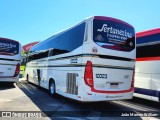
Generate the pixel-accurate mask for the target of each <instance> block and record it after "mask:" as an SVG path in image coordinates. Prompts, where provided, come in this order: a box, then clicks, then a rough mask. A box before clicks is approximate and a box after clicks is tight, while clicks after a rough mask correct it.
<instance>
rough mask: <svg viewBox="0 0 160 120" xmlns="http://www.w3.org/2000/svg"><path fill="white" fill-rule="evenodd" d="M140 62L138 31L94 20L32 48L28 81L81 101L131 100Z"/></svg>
mask: <svg viewBox="0 0 160 120" xmlns="http://www.w3.org/2000/svg"><path fill="white" fill-rule="evenodd" d="M135 58H136V50H135V31H134V28H133V27H132V26H131V25H130V24H128V23H126V22H123V21H121V20H118V19H114V18H109V17H103V16H94V17H90V18H88V19H86V20H84V21H83V22H81V23H79V24H77V25H75V26H73V27H71V28H69V29H67V30H65V31H63V32H60V33H58V34H56V35H54V36H52V37H50V38H48V39H47V40H44V41H42V42H41V43H39V44H37V45H35V46H34V47H32V48H31V49H30V51H29V54H28V63H27V65H26V78H27V81H28V82H31V83H34V84H37V85H39V86H41V87H43V88H46V89H48V90H49V92H50V94H51V95H53V96H54V95H55V93H57V94H60V95H62V96H65V97H68V98H71V99H75V100H78V101H89V102H90V101H107V100H120V99H131V98H132V97H133V91H134V77H133V74H134V66H135Z"/></svg>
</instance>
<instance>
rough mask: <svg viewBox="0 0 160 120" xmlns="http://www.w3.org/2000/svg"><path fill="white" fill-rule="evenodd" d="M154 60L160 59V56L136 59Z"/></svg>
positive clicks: (138, 59) (137, 59)
mask: <svg viewBox="0 0 160 120" xmlns="http://www.w3.org/2000/svg"><path fill="white" fill-rule="evenodd" d="M152 60H160V57H144V58H136V61H152Z"/></svg>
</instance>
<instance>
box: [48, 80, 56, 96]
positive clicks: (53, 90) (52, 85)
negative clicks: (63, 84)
mask: <svg viewBox="0 0 160 120" xmlns="http://www.w3.org/2000/svg"><path fill="white" fill-rule="evenodd" d="M49 94H50V95H51V96H55V94H56V86H55V82H54V81H53V80H51V81H50V84H49Z"/></svg>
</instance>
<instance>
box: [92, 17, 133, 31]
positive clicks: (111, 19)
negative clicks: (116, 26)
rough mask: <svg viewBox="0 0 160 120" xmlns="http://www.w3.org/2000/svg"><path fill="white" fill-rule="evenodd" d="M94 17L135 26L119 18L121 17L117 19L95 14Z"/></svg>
mask: <svg viewBox="0 0 160 120" xmlns="http://www.w3.org/2000/svg"><path fill="white" fill-rule="evenodd" d="M94 19H99V20H110V21H114V22H119V23H122V24H125V25H127V26H129V27H132V28H134V27H133V26H132V25H130V24H128V23H126V22H124V21H122V20H119V19H116V18H110V17H103V16H95V17H94Z"/></svg>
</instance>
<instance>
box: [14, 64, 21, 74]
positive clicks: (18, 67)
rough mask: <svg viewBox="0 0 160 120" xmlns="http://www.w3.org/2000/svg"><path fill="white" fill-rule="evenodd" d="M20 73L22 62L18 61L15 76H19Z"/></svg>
mask: <svg viewBox="0 0 160 120" xmlns="http://www.w3.org/2000/svg"><path fill="white" fill-rule="evenodd" d="M19 73H20V64H19V63H18V64H17V65H16V70H15V73H14V77H17V76H18V75H19Z"/></svg>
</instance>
